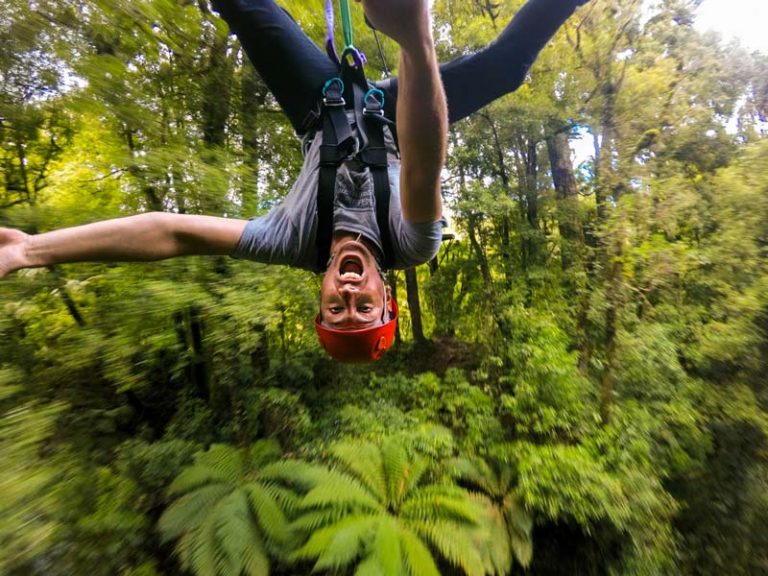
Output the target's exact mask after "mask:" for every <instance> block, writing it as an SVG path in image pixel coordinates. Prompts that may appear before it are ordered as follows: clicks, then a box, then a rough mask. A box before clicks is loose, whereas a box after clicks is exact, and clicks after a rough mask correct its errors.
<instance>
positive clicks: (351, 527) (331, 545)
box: [294, 515, 378, 570]
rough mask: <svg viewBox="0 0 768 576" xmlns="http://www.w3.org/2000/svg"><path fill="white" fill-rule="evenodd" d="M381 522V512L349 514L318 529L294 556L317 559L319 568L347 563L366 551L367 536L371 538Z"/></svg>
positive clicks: (316, 565) (334, 566)
mask: <svg viewBox="0 0 768 576" xmlns="http://www.w3.org/2000/svg"><path fill="white" fill-rule="evenodd" d="M377 522H378V517H377V516H371V515H354V516H347V517H345V518H344V519H342V520H341V521H339V522H337V523H335V524H332V525H330V526H326V527H325V528H321V529H320V530H317V531H316V532H314V533H313V534H312V536H311V537H310V538H309V540H308V541H307V542H306V543H305V544H304V545H303V546H302V547H301V548H299V549H298V550H297V551H296V552H295V554H294V557H295V558H298V559H307V560H317V563H316V564H315V569H318V570H319V569H322V568H338V567H341V566H345V565H346V564H348V563H349V562H351V561H352V560H353V559H354V558H356V557H357V556H358V555H360V554H361V553H362V552H363V550H364V543H365V540H366V539H368V538H370V536H371V535H372V533H373V531H374V530H375V528H376V524H377Z"/></svg>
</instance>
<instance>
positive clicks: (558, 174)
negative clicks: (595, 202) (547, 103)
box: [547, 131, 584, 272]
mask: <svg viewBox="0 0 768 576" xmlns="http://www.w3.org/2000/svg"><path fill="white" fill-rule="evenodd" d="M547 152H548V153H549V164H550V168H551V170H552V181H553V183H554V185H555V191H556V192H557V215H558V229H559V230H560V259H561V264H562V267H563V270H564V271H566V272H567V271H569V270H570V269H571V268H572V267H573V266H574V265H575V264H577V263H580V262H581V260H582V255H583V252H584V229H583V227H582V224H581V220H580V218H579V202H578V196H579V190H578V187H577V185H576V176H575V175H574V174H573V166H572V164H571V148H570V146H569V145H568V134H567V132H564V131H559V132H556V133H555V134H553V135H551V136H549V137H547Z"/></svg>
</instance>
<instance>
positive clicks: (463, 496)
mask: <svg viewBox="0 0 768 576" xmlns="http://www.w3.org/2000/svg"><path fill="white" fill-rule="evenodd" d="M481 513H482V512H481V510H480V509H479V508H478V506H477V504H476V503H474V502H472V500H471V499H470V498H469V493H468V492H467V491H466V490H464V489H463V488H459V487H458V486H446V485H429V486H425V487H422V488H419V489H417V490H415V491H414V492H413V493H411V495H410V497H409V498H408V500H407V501H406V502H405V503H404V504H403V506H402V508H401V509H400V515H401V516H402V517H403V518H409V519H414V520H420V521H432V520H438V519H442V520H455V521H457V522H459V523H463V524H472V525H474V524H477V523H478V522H479V521H480V516H481Z"/></svg>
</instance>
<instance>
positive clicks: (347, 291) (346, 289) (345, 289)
mask: <svg viewBox="0 0 768 576" xmlns="http://www.w3.org/2000/svg"><path fill="white" fill-rule="evenodd" d="M359 291H360V289H359V288H358V287H357V286H355V285H354V284H342V285H341V286H340V287H339V292H340V293H341V294H342V295H345V296H351V295H352V294H357V293H358V292H359Z"/></svg>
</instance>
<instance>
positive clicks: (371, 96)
mask: <svg viewBox="0 0 768 576" xmlns="http://www.w3.org/2000/svg"><path fill="white" fill-rule="evenodd" d="M377 96H378V98H377ZM361 102H362V105H361V108H362V123H363V126H364V129H363V132H364V133H365V134H366V135H367V140H368V142H367V146H366V147H364V148H363V149H362V150H361V151H360V153H359V154H358V157H359V158H360V160H361V162H363V163H364V164H366V165H368V168H369V169H370V171H371V177H372V178H373V192H374V196H375V197H376V224H377V225H378V226H379V238H380V240H381V247H382V249H383V250H384V258H383V262H382V267H383V268H385V269H388V268H391V267H392V265H393V264H394V257H393V250H392V236H391V234H390V228H389V201H390V197H391V195H392V189H391V188H390V185H389V170H388V167H389V163H388V161H387V148H386V146H385V144H384V125H385V124H386V123H388V121H387V120H386V118H384V94H383V93H382V92H381V91H380V90H378V89H372V90H369V91H368V92H366V94H365V95H364V96H363V98H362V100H361ZM356 103H357V101H356ZM356 107H357V105H356Z"/></svg>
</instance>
